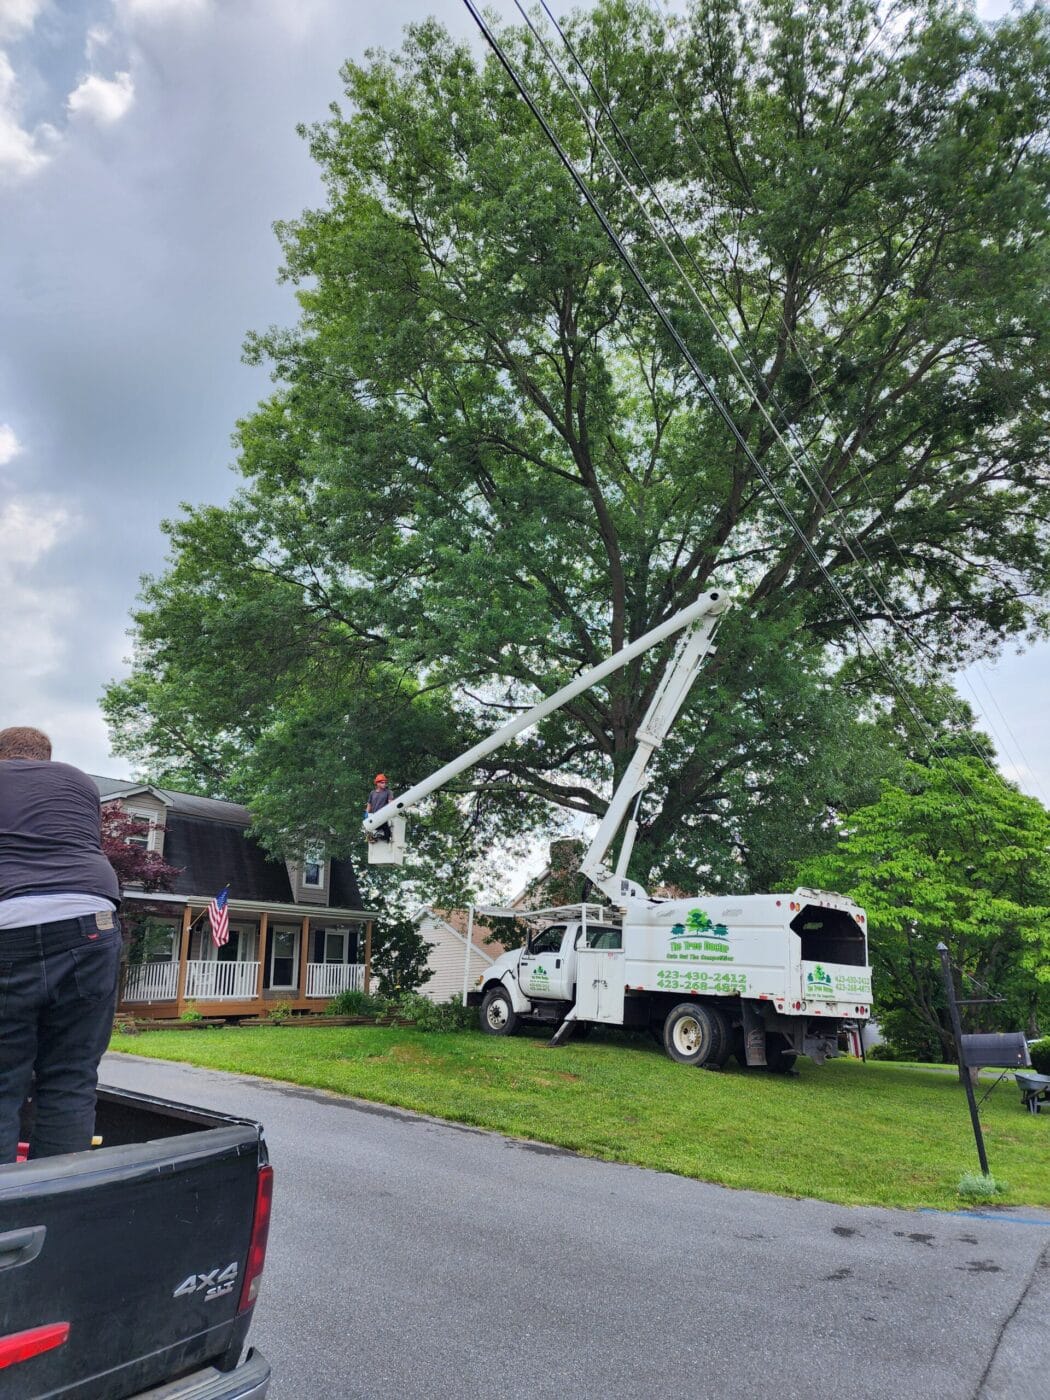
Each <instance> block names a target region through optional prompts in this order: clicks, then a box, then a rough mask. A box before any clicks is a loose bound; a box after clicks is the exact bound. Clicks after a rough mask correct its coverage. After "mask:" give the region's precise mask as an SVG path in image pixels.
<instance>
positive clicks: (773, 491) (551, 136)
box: [464, 0, 972, 806]
mask: <svg viewBox="0 0 1050 1400" xmlns="http://www.w3.org/2000/svg"><path fill="white" fill-rule="evenodd" d="M464 3H465V5H466V7H467V9H468V11H469V12H470V14H471V16H472V17H473V19H474V21H475V23H476V24H477V25H478V27H479V29H480V30H481V32H482V34H483V35H484V37H485V39H486V41H487V43H488V44H489V46H490V48H491V49H492V51H493V53H494V54H495V56H496V57H497V59H498V60H499V62H500V64H501V65H502V67H503V68H504V70H505V71H506V73H507V75H508V76H509V78H510V79H511V81H512V82H513V84H514V86H515V87H516V88H517V90H518V92H519V94H520V96H521V97H522V99H523V100H524V102H525V103H526V105H527V106H528V108H529V110H530V112H531V113H532V115H533V117H534V118H535V120H536V122H537V123H538V124H539V126H540V127H541V129H542V130H543V132H544V134H545V135H546V137H547V139H548V141H549V142H550V144H551V146H552V147H553V149H554V151H555V153H556V154H557V156H558V158H559V160H560V161H561V163H562V165H563V166H564V167H565V169H566V171H567V172H568V174H569V176H570V178H571V179H572V181H573V183H574V184H575V185H576V187H577V189H578V191H579V192H580V194H581V195H582V196H583V198H584V200H585V202H586V203H587V205H588V206H589V207H590V209H591V211H592V212H593V214H594V215H595V217H596V218H597V219H598V221H599V223H600V224H601V226H602V229H603V230H604V232H605V234H606V237H607V238H608V239H609V241H610V242H611V243H612V245H613V247H614V248H615V250H616V252H617V254H618V256H619V257H620V259H621V261H622V262H623V264H624V266H625V267H626V268H627V270H628V271H629V273H630V274H631V277H632V278H633V280H634V281H635V283H636V284H637V286H638V287H639V289H640V290H641V292H642V294H643V296H644V297H645V299H646V300H647V301H648V303H649V305H650V307H651V309H652V310H653V312H654V313H655V315H656V316H657V318H658V319H659V321H660V323H661V325H662V326H663V327H664V329H665V331H666V332H667V334H668V335H669V336H670V337H671V339H672V341H673V342H674V344H675V346H676V347H677V349H678V351H679V353H680V354H681V355H682V357H683V359H684V360H685V362H686V363H687V365H688V366H689V368H690V370H691V371H692V373H693V375H694V376H695V378H696V380H697V382H698V383H699V385H700V387H701V389H702V390H703V392H704V394H705V395H706V396H707V398H708V400H709V401H710V403H711V405H712V407H713V408H714V409H715V411H716V412H717V414H718V415H719V417H721V419H722V421H723V422H724V424H725V426H726V427H727V429H728V430H729V432H730V435H731V436H732V438H733V439H734V441H735V442H736V444H737V446H738V448H739V449H740V451H741V453H742V454H743V455H744V457H745V459H746V460H747V462H748V463H749V465H750V466H751V467H752V469H753V470H754V472H755V474H756V475H757V477H758V478H759V480H760V481H761V482H762V484H763V485H764V486H765V487H766V489H767V490H768V491H769V493H770V495H771V496H772V497H773V500H774V501H775V502H776V504H777V506H778V508H779V509H780V511H781V513H782V514H783V516H784V518H785V520H786V521H787V523H788V525H789V526H790V528H791V530H792V532H793V533H794V534H795V535H796V536H797V538H798V540H799V542H800V543H801V545H802V547H803V550H804V551H805V553H806V554H808V555H809V557H810V559H811V560H812V562H813V563H814V565H815V566H816V568H817V570H818V572H819V573H820V574H821V576H822V577H823V578H824V580H825V582H826V583H827V585H828V586H829V588H830V589H831V591H832V592H833V594H834V595H835V597H836V598H837V599H838V601H839V603H840V604H841V606H842V608H843V609H844V611H845V613H846V615H847V617H849V619H850V621H851V622H852V624H853V626H854V628H855V630H856V632H857V634H858V636H859V637H860V638H862V639H863V641H864V643H865V644H866V646H867V647H868V649H869V651H870V652H871V654H872V656H873V657H874V658H875V660H876V662H877V664H878V665H879V666H880V668H881V669H882V671H883V672H884V674H885V675H886V678H887V680H888V681H889V683H890V686H891V687H892V689H893V690H894V691H895V692H896V693H897V695H898V696H899V697H900V699H901V701H902V702H903V704H904V706H905V708H906V709H907V710H908V712H909V713H910V714H911V715H912V718H913V719H914V720H915V722H916V724H917V725H918V726H919V730H920V732H922V733H924V734H925V735H926V736H927V740H928V742H929V743H930V747H931V753H932V752H933V750H934V749H935V748H936V747H937V744H938V741H937V740H936V736H934V735H933V734H932V731H931V730H930V727H929V725H928V723H927V721H926V719H925V717H924V716H923V715H922V713H921V711H920V710H919V709H918V708H917V707H916V705H915V704H914V702H913V700H912V698H911V696H910V695H908V693H907V691H906V690H905V689H904V688H903V687H902V686H901V685H900V684H899V682H898V681H897V678H896V676H895V675H894V674H893V672H892V670H891V669H890V668H889V667H888V666H887V664H886V662H885V661H884V659H883V658H882V656H881V654H880V652H879V650H878V648H877V646H876V645H875V643H874V641H873V640H872V638H871V637H870V636H869V634H868V631H867V629H866V628H865V626H864V623H863V621H862V620H861V619H860V618H859V617H858V616H857V613H856V610H855V609H854V607H853V605H852V603H851V602H850V600H849V599H848V598H847V596H846V594H845V593H844V591H843V590H842V588H841V586H840V585H839V583H838V580H837V579H835V578H834V576H833V575H832V574H831V573H830V571H829V570H828V568H827V566H826V565H825V564H824V561H823V560H822V559H821V558H820V555H819V553H818V552H817V550H816V548H815V547H814V545H813V543H812V540H811V539H810V537H809V535H808V534H807V532H806V530H805V529H804V528H803V526H802V525H801V524H800V523H799V521H798V519H797V518H796V516H795V514H794V512H793V511H792V510H791V507H790V505H789V504H788V502H787V500H786V499H785V498H784V496H783V494H782V492H781V491H780V489H779V488H778V486H777V484H776V482H775V481H774V480H773V478H772V476H771V474H770V473H769V472H768V471H767V470H766V468H765V466H764V464H763V463H762V462H761V461H760V460H759V458H758V457H757V456H756V455H755V453H754V451H753V450H752V448H751V446H750V444H749V443H748V442H747V439H746V438H745V437H744V436H743V434H742V433H741V431H740V429H739V428H738V427H737V424H736V422H735V420H734V418H733V416H732V414H731V413H730V411H729V409H728V408H727V407H726V405H725V404H724V403H723V402H722V400H721V398H720V397H719V395H718V393H717V391H716V390H715V388H714V386H713V384H712V383H711V381H710V380H709V379H708V377H707V375H706V374H705V373H704V371H703V369H702V368H701V366H700V365H699V363H698V362H697V360H696V358H695V356H694V355H693V353H692V351H691V350H690V348H689V346H688V345H687V344H686V342H685V340H684V339H683V337H682V335H681V333H680V332H679V331H678V328H677V327H676V326H675V324H674V322H673V321H672V320H671V318H670V316H669V315H668V313H667V311H666V309H665V308H664V306H663V304H662V302H661V301H660V299H659V298H658V297H657V295H656V293H655V292H654V290H653V289H652V287H651V286H650V285H649V283H648V281H647V279H646V278H645V276H644V275H643V273H642V272H641V270H640V268H639V267H638V265H637V263H636V261H635V260H634V258H633V257H632V256H631V253H630V251H629V250H628V248H627V247H626V245H625V244H624V242H623V240H622V239H621V237H620V236H619V234H618V233H617V231H616V229H615V228H614V227H613V225H612V223H611V222H610V220H609V218H608V216H607V215H606V213H605V211H604V209H603V208H602V206H601V204H600V203H599V201H598V199H597V197H596V196H595V194H594V192H593V191H592V189H591V188H590V185H589V184H588V182H587V180H586V179H585V178H584V177H583V175H582V174H581V173H580V172H579V171H578V170H577V169H576V167H575V165H574V164H573V162H572V160H571V159H570V157H569V156H568V153H567V152H566V151H565V148H564V147H563V146H562V144H561V142H560V140H559V139H558V136H557V134H556V133H555V131H554V130H553V128H552V126H551V125H550V122H549V121H548V120H547V118H546V116H545V115H544V113H543V112H542V111H541V109H540V107H539V105H538V103H537V102H536V100H535V98H534V97H533V95H532V93H531V91H530V90H529V88H528V85H527V84H526V83H525V81H524V79H523V78H522V76H521V74H520V73H519V72H518V70H517V68H516V67H515V65H514V64H513V63H512V61H511V60H510V58H509V56H508V55H507V53H506V51H505V50H504V48H503V46H502V45H501V44H500V42H499V40H498V38H497V37H496V35H495V34H494V33H493V31H492V28H491V26H490V25H489V24H488V22H487V20H486V19H485V17H484V16H483V15H482V13H481V12H480V10H479V9H478V7H477V5H476V4H475V3H474V0H464ZM515 3H516V4H517V0H515ZM518 8H519V11H520V12H521V13H522V14H523V16H524V18H525V20H526V23H527V24H528V25H529V28H530V29H531V30H532V32H533V34H534V35H535V36H536V38H537V41H538V42H539V43H540V45H541V47H542V49H543V51H544V53H545V55H546V56H547V58H548V61H549V62H551V63H552V65H553V66H554V68H555V69H556V71H558V72H559V75H560V76H561V78H562V81H563V83H566V86H567V87H568V88H569V89H570V90H571V91H572V92H573V93H574V95H575V97H576V99H577V103H578V105H579V106H581V107H582V104H579V102H578V94H577V93H576V92H575V88H574V87H573V85H572V84H570V83H568V82H567V80H566V79H565V78H564V75H563V74H561V73H560V68H559V66H558V64H557V61H556V60H555V59H554V58H553V56H552V55H551V54H550V51H549V48H548V47H547V45H546V43H545V42H544V41H543V39H542V36H540V35H539V34H538V32H537V31H536V30H535V27H534V26H533V25H532V23H531V21H530V20H529V17H528V16H527V15H526V14H525V12H524V10H522V9H521V6H520V5H518ZM584 115H585V118H586V119H587V124H588V126H589V127H590V128H591V129H592V130H593V126H592V124H591V123H590V120H589V116H588V114H586V111H585V109H584ZM602 145H603V147H604V149H605V150H606V152H607V153H608V154H609V155H610V158H611V159H612V160H613V163H614V166H615V168H616V169H617V171H618V173H619V174H620V176H621V178H622V179H624V180H625V183H628V187H629V188H630V186H629V182H626V177H625V176H624V175H623V171H622V169H621V168H620V166H619V163H618V162H616V160H615V157H613V156H612V154H611V152H608V147H607V145H606V144H605V142H604V140H603V141H602ZM631 192H632V195H633V196H634V198H635V200H636V202H639V203H640V201H638V197H637V194H636V193H635V192H634V191H633V189H632V190H631ZM640 207H641V208H642V212H643V214H644V215H645V217H646V219H647V221H648V222H649V225H650V227H651V228H652V229H653V232H654V233H655V234H656V236H657V238H658V239H659V241H660V243H661V245H662V246H663V247H664V249H665V250H666V251H667V252H668V254H669V255H670V256H671V257H672V258H673V259H674V261H675V265H676V266H677V267H678V269H679V272H680V273H681V275H682V276H683V277H684V278H685V280H686V282H687V283H688V278H687V277H686V275H685V273H684V269H682V268H681V265H680V263H679V262H678V260H677V259H676V258H674V254H673V252H672V251H671V249H670V248H669V247H668V245H667V242H666V239H664V238H663V236H662V234H661V233H660V231H659V230H658V229H656V228H655V225H654V224H653V221H652V218H651V216H650V215H649V214H648V211H647V210H646V209H645V207H644V205H642V204H641V203H640ZM689 285H690V286H691V284H689ZM692 291H693V295H694V296H696V297H697V299H698V301H699V296H698V294H697V293H696V291H695V288H692ZM701 305H702V303H701ZM705 314H708V316H709V313H706V309H705ZM716 329H717V328H716ZM727 348H728V347H727ZM734 363H735V359H734ZM737 370H738V372H741V371H739V366H737ZM772 426H774V428H775V425H772ZM777 436H778V438H780V434H779V432H778V433H777ZM780 440H781V442H783V439H782V438H780ZM785 447H786V444H785ZM792 460H794V459H793V454H792ZM796 466H797V463H796ZM803 475H804V474H803ZM810 489H811V490H812V487H810ZM949 777H950V778H951V781H952V783H953V785H954V786H955V788H956V790H957V791H958V793H959V796H960V798H961V799H962V801H963V803H964V805H967V806H969V805H970V804H969V802H968V799H967V795H966V794H965V793H964V792H963V791H962V789H961V788H960V787H959V784H958V782H957V781H956V780H955V777H954V775H953V774H950V773H949ZM971 795H972V794H971Z"/></svg>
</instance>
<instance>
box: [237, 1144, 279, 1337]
mask: <svg viewBox="0 0 1050 1400" xmlns="http://www.w3.org/2000/svg"><path fill="white" fill-rule="evenodd" d="M272 1205H273V1167H260V1168H259V1175H258V1178H257V1180H256V1183H255V1215H254V1216H253V1218H252V1238H251V1243H250V1244H249V1246H248V1262H247V1263H246V1264H245V1266H244V1282H243V1284H242V1285H241V1301H240V1303H239V1305H238V1307H237V1311H238V1312H244V1310H245V1309H246V1308H250V1307H251V1306H252V1304H253V1303H254V1302H255V1300H256V1298H257V1297H258V1296H259V1283H260V1281H261V1279H262V1271H263V1264H264V1263H265V1262H266V1241H267V1239H268V1238H269V1234H270V1207H271V1206H272Z"/></svg>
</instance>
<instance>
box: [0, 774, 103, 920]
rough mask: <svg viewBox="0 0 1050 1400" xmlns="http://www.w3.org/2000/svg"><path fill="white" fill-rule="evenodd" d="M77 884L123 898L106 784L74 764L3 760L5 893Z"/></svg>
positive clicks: (1, 865) (1, 886) (0, 876)
mask: <svg viewBox="0 0 1050 1400" xmlns="http://www.w3.org/2000/svg"><path fill="white" fill-rule="evenodd" d="M74 891H75V892H76V893H78V894H89V895H96V896H98V897H99V898H101V899H109V900H112V902H113V904H114V905H117V904H119V903H120V887H119V886H118V884H117V877H116V874H115V872H114V870H113V867H112V866H111V865H110V863H109V861H108V860H107V859H106V857H105V856H104V855H103V853H102V828H101V814H100V805H99V794H98V788H97V787H96V786H95V784H94V783H93V782H92V781H91V779H90V778H89V777H88V776H87V774H86V773H82V772H81V771H80V769H79V768H74V767H73V766H72V765H71V764H69V763H52V762H48V761H39V760H36V759H28V758H9V759H4V760H0V900H4V899H14V898H16V897H17V896H19V895H29V894H62V893H66V892H74Z"/></svg>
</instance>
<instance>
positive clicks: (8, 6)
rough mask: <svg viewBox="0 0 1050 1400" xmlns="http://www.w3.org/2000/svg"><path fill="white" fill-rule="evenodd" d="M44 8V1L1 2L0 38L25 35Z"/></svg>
mask: <svg viewBox="0 0 1050 1400" xmlns="http://www.w3.org/2000/svg"><path fill="white" fill-rule="evenodd" d="M43 8H44V0H0V38H2V39H11V38H14V37H15V35H18V34H25V33H26V32H27V31H28V30H30V29H32V27H33V25H34V24H35V23H36V17H37V15H38V14H39V13H40V11H41V10H42V9H43Z"/></svg>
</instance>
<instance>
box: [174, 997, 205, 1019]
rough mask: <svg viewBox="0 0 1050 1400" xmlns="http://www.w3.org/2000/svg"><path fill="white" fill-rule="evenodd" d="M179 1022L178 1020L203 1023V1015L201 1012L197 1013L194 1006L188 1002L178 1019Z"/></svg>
mask: <svg viewBox="0 0 1050 1400" xmlns="http://www.w3.org/2000/svg"><path fill="white" fill-rule="evenodd" d="M179 1020H180V1021H203V1020H204V1013H203V1012H202V1011H198V1010H197V1007H196V1005H195V1004H194V1003H193V1002H192V1001H188V1002H187V1003H186V1010H185V1011H184V1012H183V1013H182V1015H181V1016H180V1017H179Z"/></svg>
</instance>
